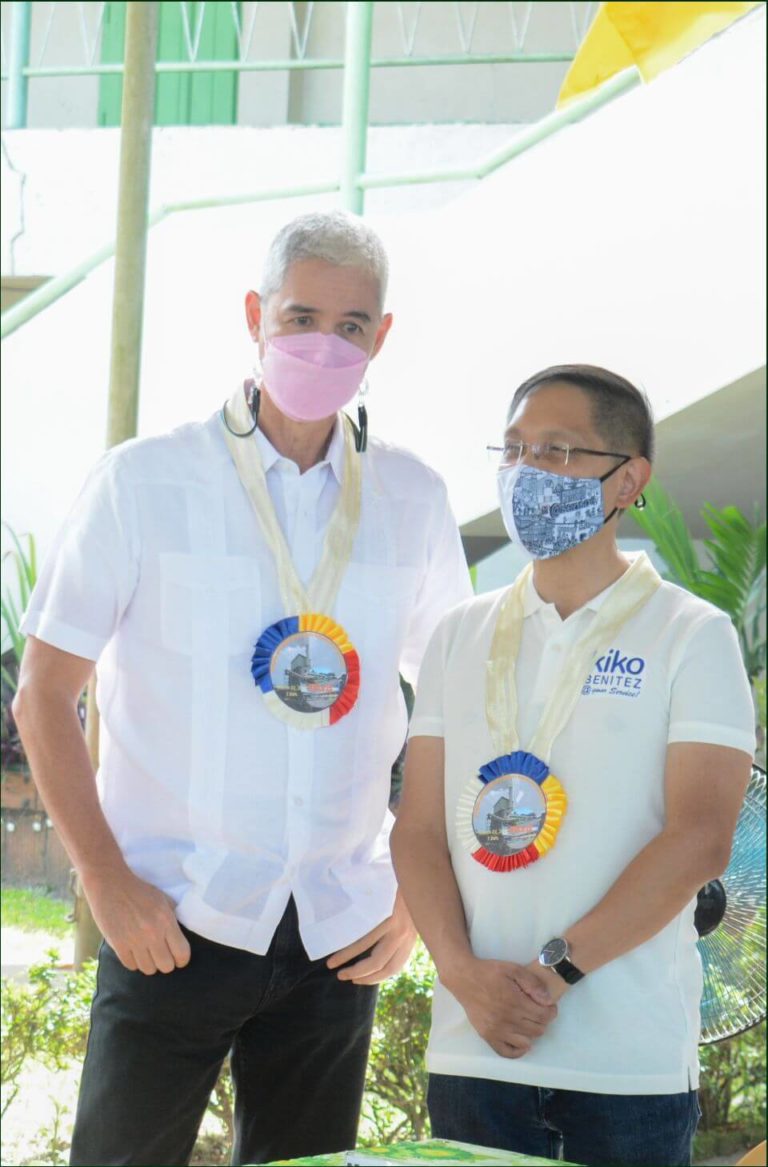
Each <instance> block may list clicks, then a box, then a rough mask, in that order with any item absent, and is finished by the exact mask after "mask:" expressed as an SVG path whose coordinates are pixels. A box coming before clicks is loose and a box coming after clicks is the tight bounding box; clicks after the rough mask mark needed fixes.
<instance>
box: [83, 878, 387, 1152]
mask: <svg viewBox="0 0 768 1167" xmlns="http://www.w3.org/2000/svg"><path fill="white" fill-rule="evenodd" d="M186 935H187V937H188V939H189V942H190V944H191V946H192V958H191V960H190V962H189V964H188V965H187V966H186V968H182V969H176V970H175V971H174V972H172V973H168V974H163V973H155V975H154V976H149V977H148V976H145V975H144V974H143V973H141V972H129V971H128V969H126V968H125V967H124V966H123V965H122V964H121V963H120V961H119V960H118V958H117V957H116V955H115V953H114V952H113V950H112V949H111V948H110V947H109V945H107V944H103V945H102V948H101V952H100V954H99V971H98V979H97V987H96V996H95V997H94V1001H93V1010H92V1014H91V1032H90V1037H89V1039H88V1052H87V1054H86V1058H85V1065H84V1067H83V1076H82V1080H81V1083H80V1097H79V1100H78V1106H77V1116H76V1119H75V1131H74V1135H73V1139H72V1155H71V1160H70V1162H71V1163H72V1164H82V1165H83V1167H85V1165H93V1167H97V1165H98V1167H111V1165H112V1164H136V1165H141V1167H164V1165H166V1164H168V1165H171V1164H173V1165H179V1164H186V1163H187V1162H188V1161H189V1157H190V1155H191V1153H192V1149H193V1147H194V1144H195V1139H196V1137H197V1131H198V1128H199V1126H200V1122H201V1119H202V1117H203V1114H204V1112H205V1108H206V1106H207V1103H208V1098H209V1096H210V1093H211V1090H212V1089H213V1087H214V1085H215V1083H216V1078H217V1076H218V1073H219V1069H220V1068H221V1065H222V1062H223V1061H224V1059H225V1057H226V1056H227V1054H228V1053H229V1052H230V1050H231V1052H232V1073H233V1078H234V1082H235V1099H236V1102H235V1128H236V1134H235V1146H234V1149H233V1154H232V1162H233V1163H267V1162H270V1161H271V1160H273V1159H293V1158H298V1157H300V1156H304V1155H316V1154H323V1153H325V1152H330V1151H340V1150H344V1149H345V1148H347V1147H353V1146H354V1145H355V1137H356V1133H357V1122H358V1118H359V1113H360V1104H361V1100H362V1094H363V1086H364V1081H365V1068H366V1061H367V1057H368V1045H369V1042H370V1034H371V1026H372V1024H373V1014H374V1010H375V1006H376V989H375V988H372V987H370V986H363V985H353V984H350V983H349V982H342V981H339V980H338V978H337V976H336V972H335V971H334V972H331V971H329V970H328V969H327V968H326V967H325V960H324V959H321V960H310V959H309V957H308V956H307V955H306V953H305V951H304V948H303V946H302V943H301V940H300V938H299V932H298V923H297V917H296V909H295V907H294V904H293V900H291V901H290V903H289V905H288V908H287V909H286V912H285V915H284V917H283V919H282V921H281V922H280V925H279V927H278V929H277V932H276V933H275V936H274V939H273V941H272V944H271V946H270V949H269V952H268V953H267V955H266V956H255V955H254V954H253V953H250V952H243V951H241V950H240V949H237V948H229V947H227V946H226V945H223V944H216V943H214V942H213V941H211V940H206V939H204V938H203V937H200V936H196V935H195V934H194V933H190V932H187V933H186Z"/></svg>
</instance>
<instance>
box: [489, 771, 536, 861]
mask: <svg viewBox="0 0 768 1167" xmlns="http://www.w3.org/2000/svg"><path fill="white" fill-rule="evenodd" d="M546 813H547V800H546V798H545V797H544V795H543V793H542V791H541V787H540V786H539V784H538V783H537V782H534V781H532V779H530V778H525V777H523V775H522V774H504V775H503V776H502V777H501V778H495V779H494V780H493V781H492V782H488V783H487V785H485V786H484V787H483V789H482V790H481V791H480V793H479V794H478V796H477V798H476V800H475V805H474V808H473V811H472V829H473V831H474V832H475V836H476V838H477V841H478V842H479V843H480V846H481V847H484V848H485V850H486V851H490V852H491V854H492V855H516V854H517V853H518V852H519V851H524V850H525V848H526V847H529V846H530V845H531V843H533V841H534V839H535V838H536V837H537V835H538V834H539V831H540V830H541V828H542V826H543V824H544V819H545V817H546Z"/></svg>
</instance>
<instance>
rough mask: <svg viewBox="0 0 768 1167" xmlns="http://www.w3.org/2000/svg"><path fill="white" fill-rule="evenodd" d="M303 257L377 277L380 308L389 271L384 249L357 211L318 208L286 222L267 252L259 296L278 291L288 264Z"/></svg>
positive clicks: (270, 294) (385, 290)
mask: <svg viewBox="0 0 768 1167" xmlns="http://www.w3.org/2000/svg"><path fill="white" fill-rule="evenodd" d="M302 259H322V260H325V262H326V263H333V264H336V265H337V266H338V267H359V268H361V269H362V270H363V271H365V272H367V273H368V274H369V275H371V276H373V278H374V279H375V280H376V283H377V284H378V286H379V306H380V307H381V308H382V309H383V307H384V297H385V295H386V292H387V277H388V275H389V265H388V263H387V256H386V252H385V251H384V246H383V244H382V242H381V240H380V239H379V237H378V235H377V234H376V232H375V231H373V230H371V228H370V227H369V226H368V225H367V224H366V223H364V222H363V220H362V219H360V218H358V217H357V216H356V215H350V214H346V213H345V212H344V211H320V212H314V213H312V214H309V215H299V217H298V218H297V219H292V220H291V222H290V223H286V225H285V227H282V228H281V229H280V231H278V233H277V235H276V236H275V238H274V239H273V240H272V243H271V244H270V247H269V251H268V252H267V258H266V260H265V262H264V270H263V273H262V277H261V295H262V298H263V299H265V300H266V299H268V298H269V297H270V296H272V295H274V293H275V292H277V291H279V290H280V288H281V287H282V286H283V283H284V282H285V276H286V273H287V271H288V268H289V267H290V266H291V264H292V263H296V262H297V261H298V260H302Z"/></svg>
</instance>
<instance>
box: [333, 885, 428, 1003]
mask: <svg viewBox="0 0 768 1167" xmlns="http://www.w3.org/2000/svg"><path fill="white" fill-rule="evenodd" d="M415 943H416V929H415V928H414V926H413V920H412V919H411V916H410V913H409V911H408V909H407V908H406V906H405V901H404V900H403V897H402V896H401V895H400V892H398V893H397V895H396V896H395V905H394V907H393V909H392V915H391V916H389V917H388V918H387V919H386V920H383V921H382V923H381V924H379V925H378V927H376V928H373V929H372V930H371V931H370V932H367V933H366V934H365V936H361V937H360V939H359V940H356V941H355V942H354V943H353V944H348V945H347V947H346V948H342V949H340V950H339V951H338V952H334V954H333V956H329V957H328V960H327V961H326V964H327V965H328V968H331V969H334V968H339V967H340V965H343V964H347V963H348V962H349V961H350V960H354V959H355V957H356V956H359V955H360V954H361V953H362V952H367V951H368V949H369V948H371V949H372V951H371V952H370V953H369V954H368V956H366V958H365V960H360V961H358V962H357V964H354V965H352V966H351V967H349V968H343V969H341V971H340V972H339V973H338V978H339V980H340V981H351V982H352V984H353V985H378V984H379V983H380V982H381V981H385V980H386V979H387V977H393V976H394V975H395V974H396V973H399V972H400V969H401V968H403V967H404V966H405V964H406V963H407V961H408V957H409V956H410V955H411V952H412V951H413V946H414V944H415Z"/></svg>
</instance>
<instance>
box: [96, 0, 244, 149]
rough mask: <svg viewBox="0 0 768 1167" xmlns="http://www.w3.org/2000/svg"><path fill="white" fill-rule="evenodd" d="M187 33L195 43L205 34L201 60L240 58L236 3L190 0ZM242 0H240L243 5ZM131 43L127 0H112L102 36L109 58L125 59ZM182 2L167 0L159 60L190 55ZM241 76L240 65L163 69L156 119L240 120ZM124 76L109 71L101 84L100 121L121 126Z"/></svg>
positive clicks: (179, 122)
mask: <svg viewBox="0 0 768 1167" xmlns="http://www.w3.org/2000/svg"><path fill="white" fill-rule="evenodd" d="M185 8H186V11H187V14H188V16H187V21H188V30H187V34H188V36H189V39H190V40H191V41H192V43H193V45H194V43H195V41H196V39H198V37H199V42H198V49H197V60H198V61H231V60H235V59H236V58H237V34H236V31H235V25H234V20H233V17H232V6H231V5H230V4H228V3H227V4H222V3H216V2H215V0H189V2H188V3H186V4H185ZM239 8H240V4H239V3H238V10H239ZM124 46H125V0H114V2H110V3H107V5H106V7H105V10H104V26H103V32H102V38H101V60H102V63H103V64H107V63H112V62H116V61H122V59H123V52H124ZM188 58H189V54H188V49H187V37H186V35H185V28H184V21H183V16H182V11H181V4H180V3H178V2H177V0H162V2H161V4H160V28H159V30H158V46H157V59H158V60H159V61H185V60H188ZM237 80H238V74H237V73H236V72H234V71H225V72H221V73H210V72H208V73H162V74H159V75H158V78H157V86H156V90H155V125H158V126H212V125H233V124H234V123H235V122H236V121H237ZM122 93H123V81H122V77H120V76H109V75H103V76H102V77H101V78H100V85H99V117H98V122H99V125H100V126H119V125H120V107H121V102H122Z"/></svg>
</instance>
